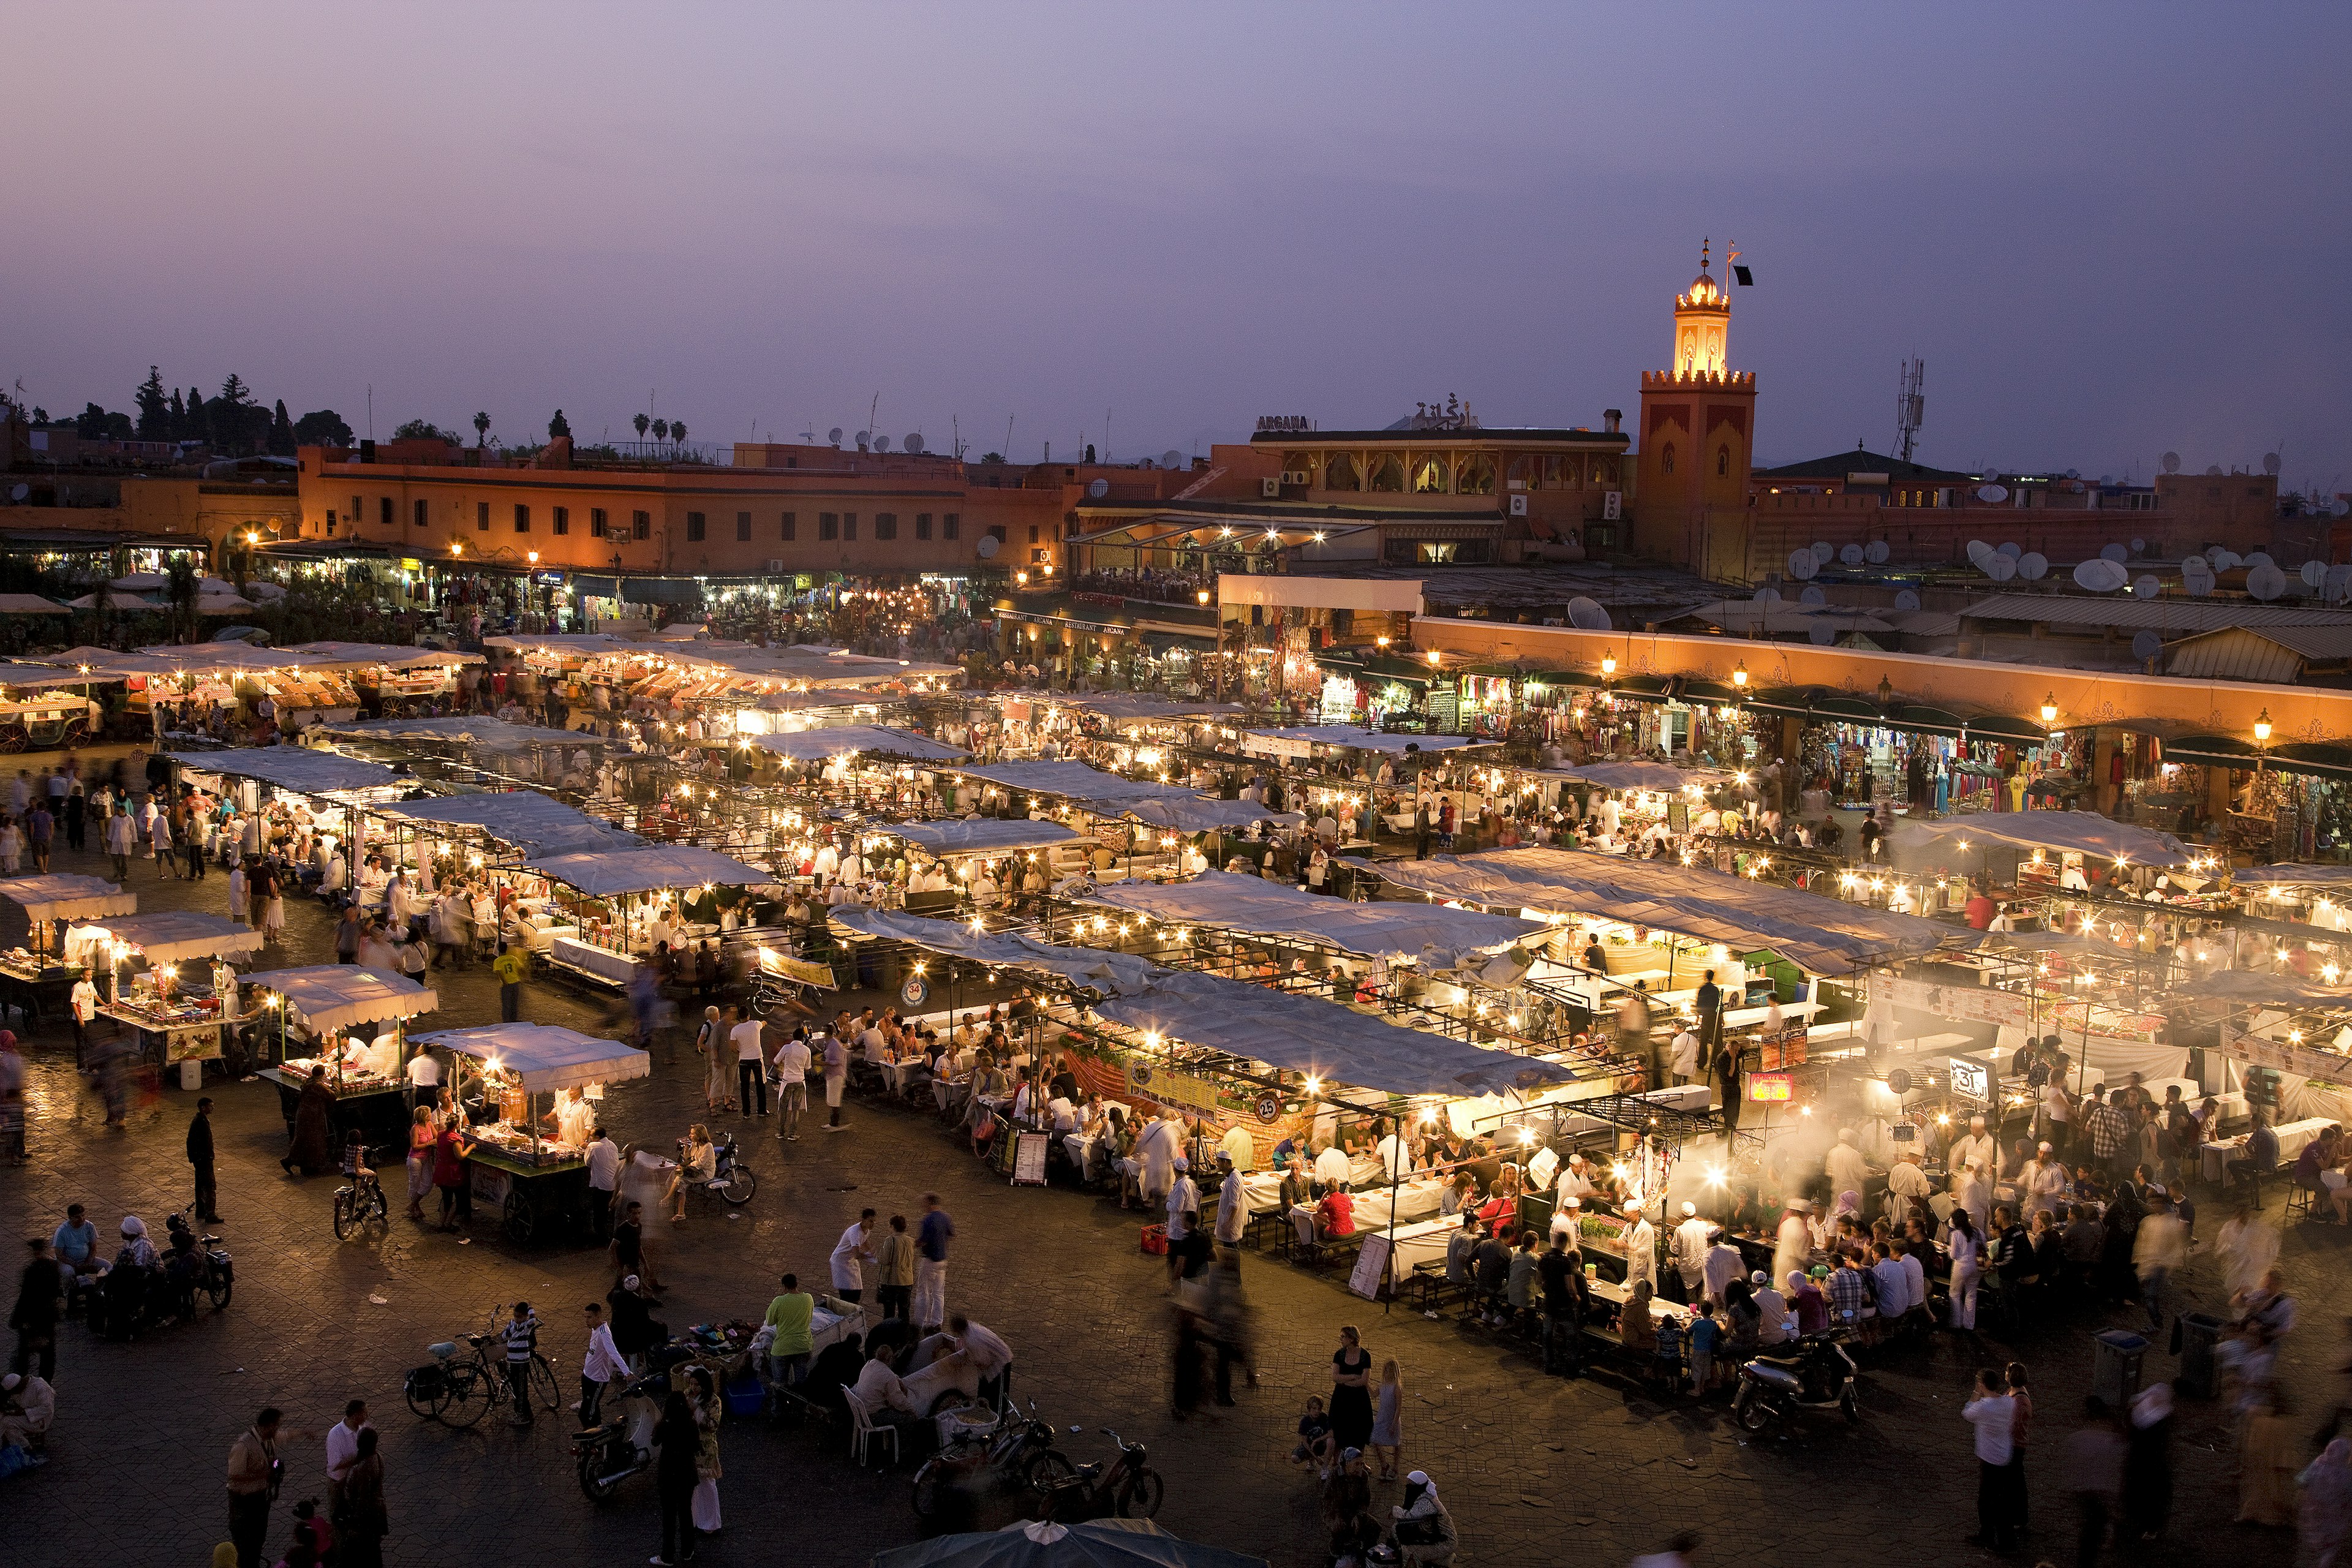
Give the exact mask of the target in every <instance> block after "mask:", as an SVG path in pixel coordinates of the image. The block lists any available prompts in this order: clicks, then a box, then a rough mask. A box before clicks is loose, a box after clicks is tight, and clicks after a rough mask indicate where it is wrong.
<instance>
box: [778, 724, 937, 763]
mask: <svg viewBox="0 0 2352 1568" xmlns="http://www.w3.org/2000/svg"><path fill="white" fill-rule="evenodd" d="M750 740H751V744H753V745H755V746H757V747H759V748H760V749H761V750H762V751H767V752H775V753H776V754H777V755H778V756H780V757H788V758H790V759H791V760H792V761H793V762H796V763H814V762H822V761H824V760H826V759H828V758H832V757H838V756H843V755H845V754H846V753H848V752H865V753H870V754H871V755H874V756H877V757H896V758H903V759H905V760H906V761H908V762H917V763H945V762H954V761H957V760H959V759H961V758H964V757H969V756H971V752H967V751H964V750H962V749H961V747H957V746H950V745H945V744H942V743H941V742H938V741H934V740H932V739H931V738H930V737H929V736H928V735H918V734H917V733H915V731H912V730H901V729H899V728H898V726H897V725H895V724H841V725H835V726H834V727H833V728H830V729H824V730H801V731H794V732H793V733H791V734H782V735H753V736H751V737H750Z"/></svg>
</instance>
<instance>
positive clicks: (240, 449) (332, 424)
mask: <svg viewBox="0 0 2352 1568" xmlns="http://www.w3.org/2000/svg"><path fill="white" fill-rule="evenodd" d="M131 405H132V406H133V407H135V408H136V409H137V410H138V413H137V415H136V416H132V415H130V414H123V413H118V412H115V411H113V410H111V409H109V408H106V407H105V406H103V405H100V404H97V403H91V404H89V405H86V406H84V407H83V409H82V411H81V413H80V414H79V415H78V416H75V418H74V420H73V426H74V433H75V434H76V435H78V436H79V437H82V438H83V439H84V440H89V441H104V440H118V441H129V440H134V439H135V440H141V441H194V442H200V443H202V444H203V445H204V446H205V447H209V448H211V449H212V450H213V451H215V452H216V453H219V454H221V455H223V456H225V457H236V458H243V457H250V456H253V455H255V454H257V453H264V452H266V453H268V454H270V455H271V456H273V457H279V458H290V457H292V456H293V455H294V448H295V447H298V446H320V447H341V446H348V445H350V444H351V439H352V427H351V426H350V425H348V424H347V423H345V422H344V420H343V416H341V415H340V414H337V413H336V412H335V411H334V410H333V409H331V408H320V409H316V410H313V411H312V412H310V413H309V414H305V415H303V416H301V417H300V418H299V419H297V418H295V417H293V416H291V415H289V413H288V412H287V409H286V400H285V399H284V398H282V397H281V398H279V399H278V401H277V402H276V403H275V404H274V405H266V404H264V403H262V402H261V400H260V399H259V398H257V397H256V396H255V395H253V389H252V388H251V387H249V386H247V385H246V384H245V378H244V377H242V376H240V375H237V374H235V373H231V374H230V375H229V376H228V377H227V379H226V380H225V381H223V382H222V383H221V384H220V390H219V391H217V392H215V393H214V394H213V395H212V396H210V397H206V396H205V393H204V388H202V387H200V386H191V387H189V388H188V389H187V390H186V391H185V392H183V391H182V390H181V389H180V388H178V387H176V386H166V385H164V384H163V372H162V370H161V369H160V368H159V367H157V366H155V365H152V364H151V365H149V366H148V367H147V379H146V380H145V381H142V382H141V383H140V384H139V388H138V390H137V391H136V392H134V393H132V394H131ZM32 412H33V423H34V424H36V425H46V424H49V423H51V422H52V421H51V420H50V419H49V417H48V411H47V409H43V408H36V409H34V410H33V411H32Z"/></svg>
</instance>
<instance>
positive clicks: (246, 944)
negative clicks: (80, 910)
mask: <svg viewBox="0 0 2352 1568" xmlns="http://www.w3.org/2000/svg"><path fill="white" fill-rule="evenodd" d="M74 931H77V932H79V931H96V932H97V933H99V934H100V935H101V936H107V937H111V938H112V939H113V940H115V941H116V942H121V943H122V944H123V945H124V946H126V947H134V948H137V949H138V950H139V951H140V952H143V953H145V954H146V955H147V962H148V963H181V962H183V961H184V960H186V959H191V958H240V957H243V956H244V955H245V954H247V953H248V952H254V951H255V950H256V949H257V948H259V947H260V946H261V943H262V933H261V932H259V931H256V930H254V929H253V928H252V927H251V926H248V925H245V924H242V923H240V922H238V921H233V920H231V919H229V918H228V917H227V916H226V915H215V914H209V913H206V912H205V911H204V910H151V911H150V912H149V913H146V914H143V915H123V916H121V917H119V918H116V919H111V920H103V921H86V922H84V923H82V924H80V925H78V926H76V927H75V928H74Z"/></svg>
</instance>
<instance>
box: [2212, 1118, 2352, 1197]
mask: <svg viewBox="0 0 2352 1568" xmlns="http://www.w3.org/2000/svg"><path fill="white" fill-rule="evenodd" d="M2335 1125H2336V1119H2335V1118H2334V1117H2332V1116H2313V1117H2306V1118H2305V1120H2303V1121H2289V1122H2286V1123H2284V1125H2281V1126H2278V1127H2273V1128H2272V1129H2271V1131H2273V1132H2275V1133H2277V1134H2278V1146H2279V1153H2278V1163H2279V1173H2281V1174H2282V1175H2283V1174H2284V1173H2285V1172H2286V1168H2287V1167H2288V1166H2289V1165H2292V1164H2293V1163H2294V1157H2295V1156H2296V1155H2297V1154H2300V1153H2302V1152H2303V1151H2304V1146H2305V1144H2307V1143H2309V1142H2312V1141H2313V1140H2314V1139H2315V1138H2317V1137H2318V1136H2319V1134H2320V1132H2321V1131H2322V1130H2323V1129H2325V1128H2329V1127H2333V1126H2335ZM2247 1137H2248V1134H2246V1133H2243V1132H2241V1133H2240V1134H2238V1135H2237V1136H2236V1137H2235V1138H2224V1139H2222V1140H2221V1141H2220V1142H2215V1143H2208V1144H2205V1145H2204V1146H2203V1147H2202V1149H2201V1150H2200V1155H2201V1156H2202V1162H2203V1166H2202V1168H2203V1173H2204V1177H2205V1179H2206V1180H2207V1181H2209V1182H2218V1181H2220V1180H2221V1177H2222V1175H2223V1174H2224V1173H2226V1172H2227V1170H2228V1169H2229V1162H2230V1161H2231V1160H2235V1159H2239V1158H2241V1157H2242V1156H2243V1155H2244V1153H2245V1152H2246V1139H2247Z"/></svg>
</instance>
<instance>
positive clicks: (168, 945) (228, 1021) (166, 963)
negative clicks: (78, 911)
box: [66, 910, 262, 1070]
mask: <svg viewBox="0 0 2352 1568" xmlns="http://www.w3.org/2000/svg"><path fill="white" fill-rule="evenodd" d="M261 943H262V933H261V932H259V931H256V930H254V929H253V928H252V927H251V926H248V925H246V924H244V923H242V922H241V921H233V920H231V919H229V918H228V917H227V916H226V915H216V914H212V913H210V912H208V911H205V910H153V911H152V912H150V913H147V914H143V915H138V914H133V915H117V916H105V917H99V918H95V919H91V920H89V921H82V922H79V923H77V924H74V925H72V926H70V927H69V928H68V930H67V931H66V957H67V960H68V963H74V964H81V965H86V966H87V967H88V968H89V972H90V973H92V974H93V975H95V976H98V977H99V979H98V986H99V992H100V998H101V1000H100V1004H99V1008H98V1015H99V1016H100V1017H101V1018H111V1019H113V1020H114V1021H115V1022H116V1023H118V1024H122V1025H125V1026H128V1027H130V1028H132V1029H135V1030H137V1031H138V1032H139V1035H140V1037H141V1039H142V1042H151V1041H152V1045H144V1046H143V1047H142V1053H141V1054H142V1056H144V1057H148V1058H152V1059H153V1060H155V1061H157V1062H158V1063H160V1064H162V1065H164V1066H169V1065H170V1064H172V1063H173V1062H183V1061H211V1060H214V1059H215V1058H218V1057H219V1056H220V1055H221V1054H222V1048H223V1046H224V1044H225V1041H226V1031H228V1030H230V1029H234V1028H235V1027H236V1025H237V1022H238V1016H239V1015H238V1009H237V985H236V970H235V969H234V968H232V967H231V964H232V963H233V961H235V960H236V959H239V958H244V957H247V956H249V955H250V954H252V953H253V952H256V951H257V950H258V949H259V948H260V946H261ZM207 959H209V960H211V961H212V962H211V963H210V964H209V965H206V966H205V967H204V968H203V969H202V970H200V971H195V972H194V977H195V978H198V979H199V980H200V983H198V984H190V983H189V982H190V979H191V978H192V975H191V974H190V973H187V972H188V971H189V970H190V968H191V966H193V965H196V964H199V963H202V962H203V961H205V960H207ZM126 972H127V973H126ZM199 1070H201V1069H199Z"/></svg>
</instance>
